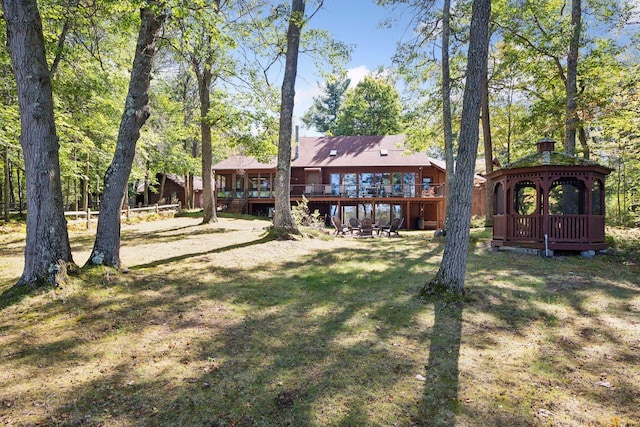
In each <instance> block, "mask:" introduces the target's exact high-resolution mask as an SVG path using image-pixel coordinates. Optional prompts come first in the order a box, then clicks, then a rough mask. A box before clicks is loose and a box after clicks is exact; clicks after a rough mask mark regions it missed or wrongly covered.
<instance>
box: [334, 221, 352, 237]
mask: <svg viewBox="0 0 640 427" xmlns="http://www.w3.org/2000/svg"><path fill="white" fill-rule="evenodd" d="M331 224H333V226H334V227H335V228H336V231H335V234H336V236H337V235H338V234H345V233H346V232H347V231H349V227H347V226H346V225H344V224H343V223H342V221H340V218H338V217H337V216H332V217H331Z"/></svg>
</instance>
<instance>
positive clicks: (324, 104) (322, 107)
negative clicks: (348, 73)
mask: <svg viewBox="0 0 640 427" xmlns="http://www.w3.org/2000/svg"><path fill="white" fill-rule="evenodd" d="M350 83H351V79H349V78H347V77H340V76H332V77H330V78H328V79H327V80H326V81H325V82H324V88H323V92H324V95H322V96H320V97H317V98H313V103H312V104H311V107H310V108H309V110H308V111H307V112H306V113H305V114H304V116H302V122H303V123H304V124H305V126H306V127H307V128H311V127H314V128H315V129H316V130H317V131H318V132H322V133H324V134H328V135H332V134H333V129H334V127H335V122H336V120H337V118H338V111H339V110H340V106H341V105H342V101H343V99H344V95H345V92H346V91H347V88H348V87H349V84H350Z"/></svg>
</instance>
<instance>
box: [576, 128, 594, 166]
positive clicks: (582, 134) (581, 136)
mask: <svg viewBox="0 0 640 427" xmlns="http://www.w3.org/2000/svg"><path fill="white" fill-rule="evenodd" d="M578 140H579V141H580V145H581V146H582V157H584V158H585V159H589V158H590V157H591V152H590V151H589V143H588V141H587V132H586V131H585V129H584V126H582V125H580V126H578Z"/></svg>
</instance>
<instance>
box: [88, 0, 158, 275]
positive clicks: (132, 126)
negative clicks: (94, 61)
mask: <svg viewBox="0 0 640 427" xmlns="http://www.w3.org/2000/svg"><path fill="white" fill-rule="evenodd" d="M165 19H166V14H165V13H164V12H163V11H162V10H161V5H160V4H159V3H156V2H153V1H149V2H148V4H147V5H146V6H145V7H143V8H142V9H141V10H140V31H139V34H138V42H137V45H136V52H135V56H134V59H133V67H132V69H131V80H130V82H129V91H128V94H127V98H126V100H125V105H124V111H123V113H122V119H121V121H120V130H119V132H118V141H117V143H116V151H115V153H114V155H113V160H112V161H111V164H110V166H109V168H108V169H107V172H106V174H105V176H104V195H103V199H102V206H101V209H100V217H99V219H98V229H97V232H96V241H95V243H94V245H93V250H92V252H91V256H90V257H89V260H88V261H87V264H89V265H91V264H93V265H108V266H112V267H116V268H119V267H120V210H121V209H122V204H123V201H124V199H125V197H126V194H127V182H128V180H129V175H130V173H131V167H132V165H133V159H134V156H135V151H136V143H137V141H138V138H139V137H140V128H141V127H142V126H143V125H144V123H145V122H146V120H147V119H148V118H149V114H150V113H149V94H148V90H149V84H150V80H151V67H152V64H153V57H154V56H155V53H156V45H157V41H158V39H159V37H160V33H161V29H162V25H163V23H164V21H165Z"/></svg>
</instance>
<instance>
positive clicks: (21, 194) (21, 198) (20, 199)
mask: <svg viewBox="0 0 640 427" xmlns="http://www.w3.org/2000/svg"><path fill="white" fill-rule="evenodd" d="M56 138H57V136H56ZM59 148H60V147H59V146H58V149H59ZM23 151H24V150H23ZM25 157H26V156H25ZM18 161H20V154H18ZM26 162H27V161H26V160H25V165H26ZM18 164H19V163H18ZM59 164H60V163H58V165H59ZM14 166H15V165H14ZM15 170H16V180H17V181H18V183H17V184H18V212H19V213H20V215H22V208H23V207H24V193H25V192H23V191H22V179H20V166H15ZM58 170H60V166H58ZM25 175H26V170H25ZM25 179H26V178H25ZM58 181H60V174H58ZM25 190H26V188H25ZM60 197H61V198H62V195H61V196H60Z"/></svg>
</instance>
